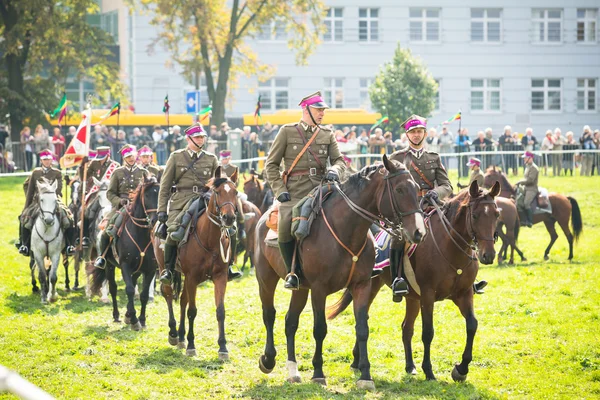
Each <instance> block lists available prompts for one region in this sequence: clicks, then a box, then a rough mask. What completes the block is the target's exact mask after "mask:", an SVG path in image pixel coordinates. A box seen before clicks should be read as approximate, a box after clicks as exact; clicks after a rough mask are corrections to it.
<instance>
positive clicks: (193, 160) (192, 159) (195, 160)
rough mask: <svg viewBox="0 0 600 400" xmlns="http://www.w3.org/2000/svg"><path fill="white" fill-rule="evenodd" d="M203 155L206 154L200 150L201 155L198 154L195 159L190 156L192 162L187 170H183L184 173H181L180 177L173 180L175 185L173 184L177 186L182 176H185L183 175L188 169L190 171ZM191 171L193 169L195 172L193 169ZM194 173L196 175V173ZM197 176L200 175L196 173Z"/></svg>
mask: <svg viewBox="0 0 600 400" xmlns="http://www.w3.org/2000/svg"><path fill="white" fill-rule="evenodd" d="M188 156H189V153H188ZM203 156H204V152H200V155H199V156H198V158H196V159H194V157H190V158H191V161H192V162H191V163H189V164H188V165H187V167H186V169H185V171H183V173H182V174H181V175H179V177H178V178H177V179H175V180H174V181H173V185H172V186H177V184H178V183H179V180H180V179H181V178H183V176H184V175H185V173H186V172H188V171H190V170H191V168H192V167H193V166H194V164H196V163H197V162H198V161H200V159H201V158H202V157H203ZM191 171H192V173H193V172H194V171H193V170H191ZM194 175H196V174H195V173H194ZM196 178H199V176H197V175H196Z"/></svg>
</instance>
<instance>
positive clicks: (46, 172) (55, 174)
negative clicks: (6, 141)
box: [19, 149, 75, 256]
mask: <svg viewBox="0 0 600 400" xmlns="http://www.w3.org/2000/svg"><path fill="white" fill-rule="evenodd" d="M39 158H40V161H41V163H42V166H41V167H38V168H36V169H34V170H33V172H32V173H31V176H30V177H29V178H27V179H26V180H25V182H24V183H23V190H24V191H25V206H24V207H23V212H22V213H21V216H20V217H19V221H20V229H19V236H20V238H19V243H20V246H19V253H21V254H22V255H24V256H29V255H30V249H31V229H32V227H33V224H34V223H35V219H36V217H37V215H38V214H39V211H40V210H39V205H38V202H37V199H38V187H37V182H41V181H42V179H43V178H44V179H46V180H47V181H49V182H50V183H52V182H53V181H56V196H57V203H58V210H59V212H60V214H59V219H60V223H61V226H62V228H63V229H64V230H65V241H66V248H65V250H66V252H67V254H68V255H73V254H74V253H75V247H73V246H72V243H70V242H69V241H70V238H71V237H73V236H74V234H73V229H75V227H74V226H73V216H72V215H71V212H70V211H69V209H68V208H67V207H66V206H65V205H64V204H63V203H62V185H63V184H62V181H63V175H62V172H61V171H60V170H59V169H57V168H53V167H52V162H53V161H54V155H53V154H52V152H51V151H50V150H48V149H46V150H42V151H41V152H40V153H39Z"/></svg>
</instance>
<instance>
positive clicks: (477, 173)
mask: <svg viewBox="0 0 600 400" xmlns="http://www.w3.org/2000/svg"><path fill="white" fill-rule="evenodd" d="M483 180H484V179H483V172H481V169H477V170H473V171H471V176H470V177H469V186H471V183H473V182H475V181H477V185H478V186H479V187H480V188H483Z"/></svg>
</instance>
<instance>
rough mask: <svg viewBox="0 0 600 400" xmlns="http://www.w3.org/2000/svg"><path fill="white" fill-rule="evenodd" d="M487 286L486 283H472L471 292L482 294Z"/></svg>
mask: <svg viewBox="0 0 600 400" xmlns="http://www.w3.org/2000/svg"><path fill="white" fill-rule="evenodd" d="M487 284H488V283H487V281H479V282H475V283H473V291H474V292H475V293H477V294H484V293H485V291H484V290H483V289H484V288H485V287H486V286H487Z"/></svg>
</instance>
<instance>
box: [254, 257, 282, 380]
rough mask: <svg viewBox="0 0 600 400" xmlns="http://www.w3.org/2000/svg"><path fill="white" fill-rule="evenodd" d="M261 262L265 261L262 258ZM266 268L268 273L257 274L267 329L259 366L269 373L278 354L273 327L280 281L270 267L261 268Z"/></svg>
mask: <svg viewBox="0 0 600 400" xmlns="http://www.w3.org/2000/svg"><path fill="white" fill-rule="evenodd" d="M261 262H263V261H262V260H261ZM265 262H266V261H265ZM266 268H269V270H268V272H267V273H262V272H261V273H260V274H258V275H257V279H258V288H259V294H260V302H261V303H262V317H263V323H264V324H265V328H266V329H267V343H266V344H265V352H264V354H263V355H262V356H260V358H259V359H258V366H259V368H260V370H261V371H262V372H263V373H265V374H268V373H271V371H273V368H275V363H276V362H275V357H276V356H277V350H276V349H275V339H274V337H273V327H274V325H275V315H276V311H275V305H274V297H275V288H276V287H277V282H279V276H278V275H277V274H276V273H275V272H274V271H273V270H272V269H271V268H270V267H265V268H263V269H261V271H263V270H264V269H266ZM265 275H266V276H265Z"/></svg>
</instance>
